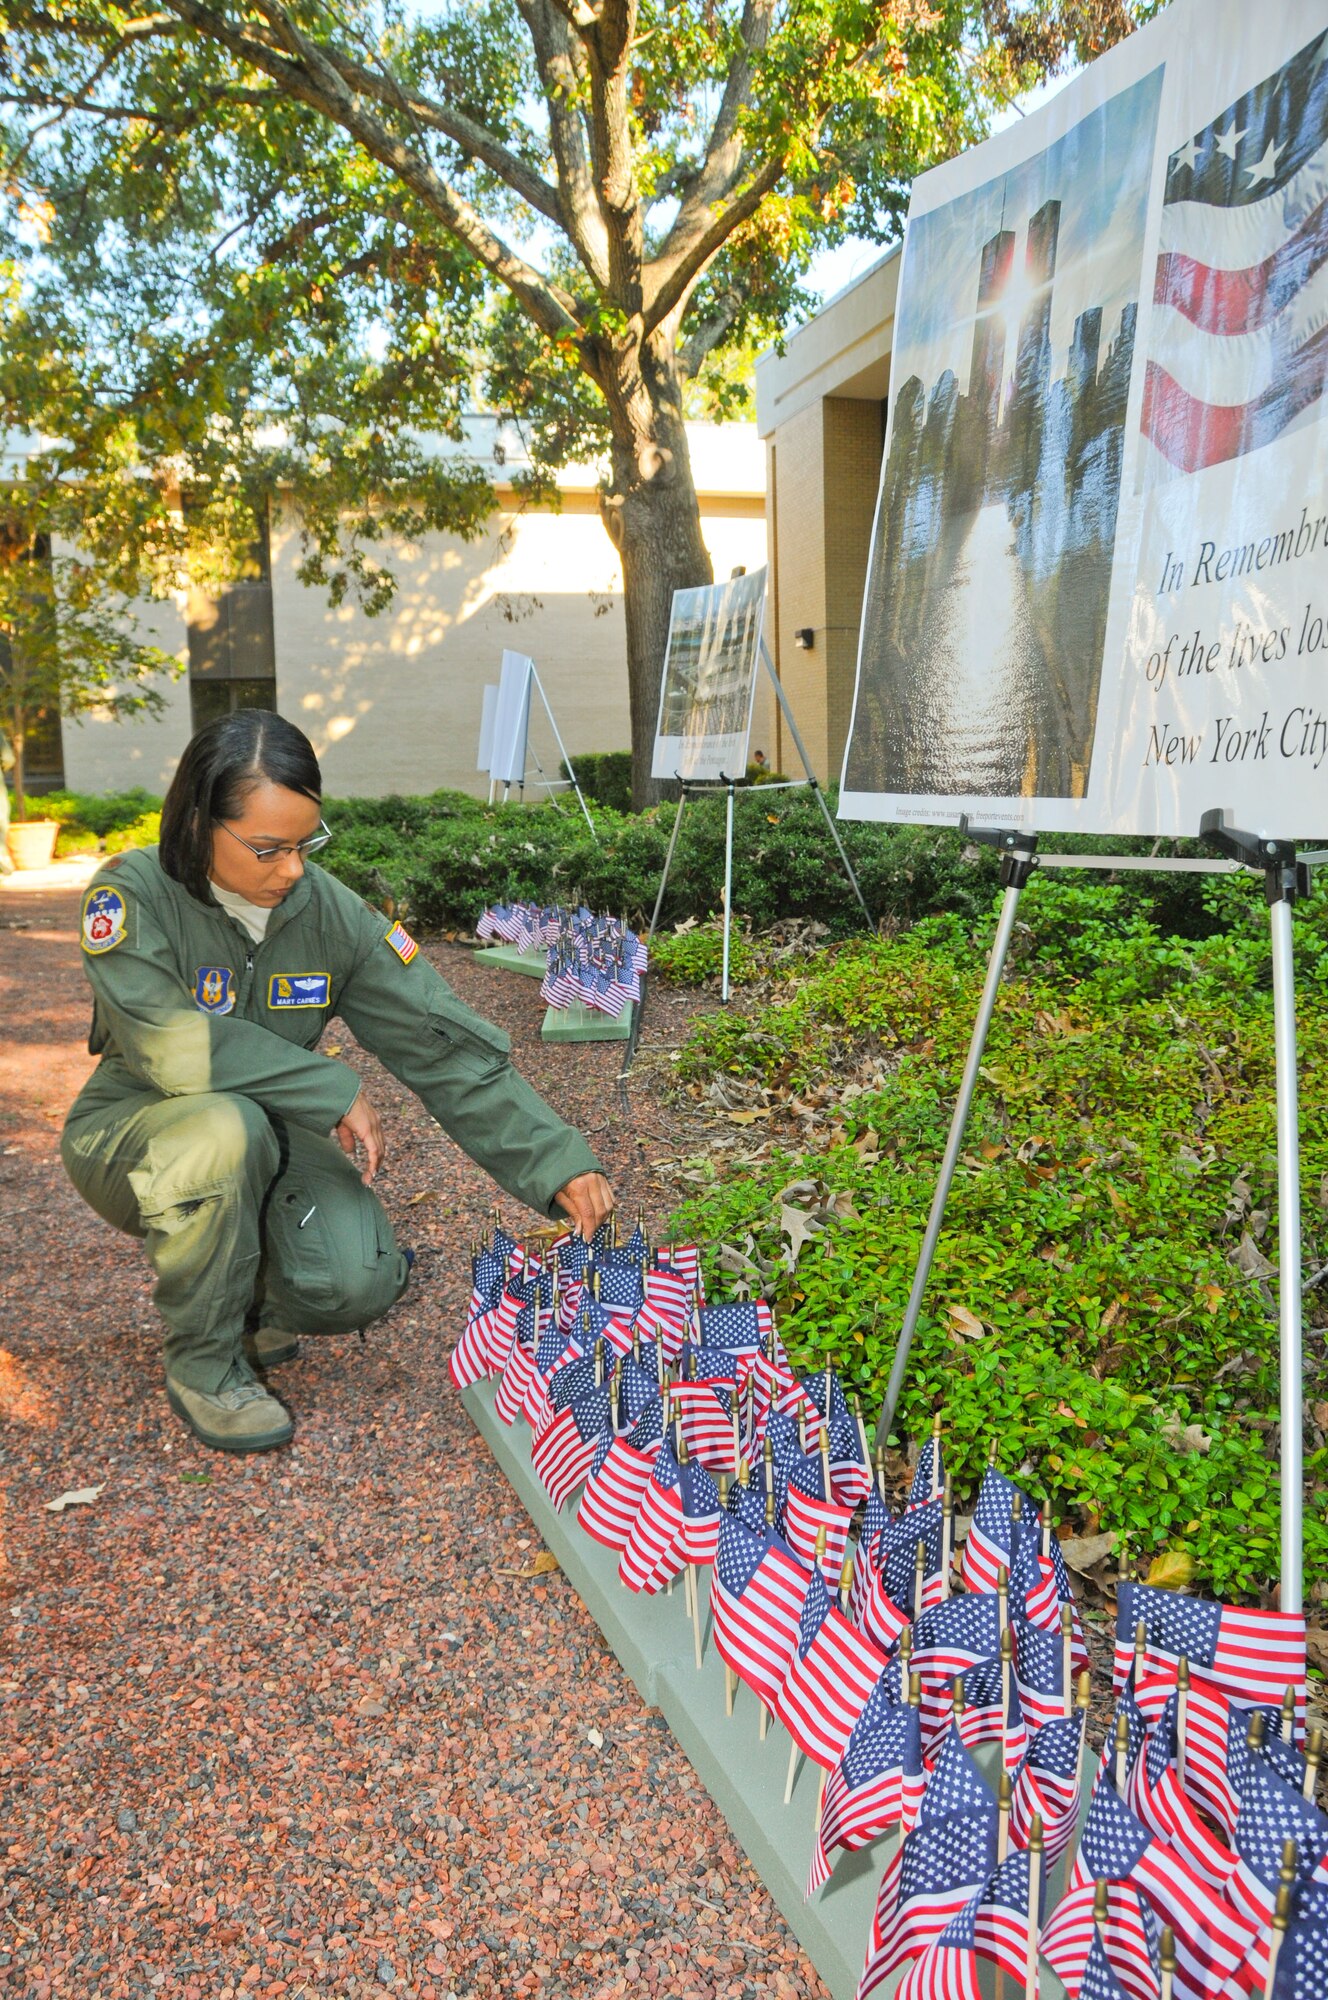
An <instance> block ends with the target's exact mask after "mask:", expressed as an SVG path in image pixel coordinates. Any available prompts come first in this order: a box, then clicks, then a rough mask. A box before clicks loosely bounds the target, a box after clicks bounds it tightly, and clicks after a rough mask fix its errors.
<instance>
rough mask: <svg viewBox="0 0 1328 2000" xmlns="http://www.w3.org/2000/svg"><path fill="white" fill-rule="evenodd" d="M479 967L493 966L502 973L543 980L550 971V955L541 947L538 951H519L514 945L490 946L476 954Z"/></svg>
mask: <svg viewBox="0 0 1328 2000" xmlns="http://www.w3.org/2000/svg"><path fill="white" fill-rule="evenodd" d="M475 963H476V964H477V965H491V966H493V967H494V968H495V970H496V971H500V972H524V973H527V974H528V975H529V976H530V978H532V979H543V977H544V975H545V973H546V972H547V971H548V969H549V954H548V952H547V951H545V949H544V947H543V946H542V945H541V947H540V949H539V950H538V951H518V950H517V948H516V946H515V945H514V944H489V945H485V947H484V949H483V951H477V952H476V954H475Z"/></svg>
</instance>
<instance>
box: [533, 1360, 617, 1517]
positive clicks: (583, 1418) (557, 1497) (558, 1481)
mask: <svg viewBox="0 0 1328 2000" xmlns="http://www.w3.org/2000/svg"><path fill="white" fill-rule="evenodd" d="M608 1428H609V1391H608V1388H607V1387H603V1388H599V1389H596V1388H594V1387H591V1388H589V1389H587V1390H584V1391H583V1393H582V1394H581V1395H579V1396H577V1397H575V1398H573V1400H572V1401H570V1402H569V1403H568V1404H567V1405H566V1407H565V1408H564V1409H562V1410H560V1411H559V1413H558V1415H557V1416H556V1417H555V1418H554V1420H553V1422H552V1423H551V1424H550V1425H549V1426H548V1428H547V1430H545V1432H544V1434H543V1436H542V1437H540V1438H539V1439H538V1440H537V1442H536V1444H535V1446H534V1449H533V1450H532V1451H531V1454H530V1463H531V1465H532V1466H533V1467H534V1470H535V1476H536V1478H537V1479H538V1480H539V1481H540V1484H541V1485H542V1486H543V1488H544V1490H545V1492H546V1493H547V1494H548V1496H549V1498H550V1500H552V1502H553V1505H554V1510H555V1512H556V1511H557V1510H558V1509H560V1508H561V1507H562V1505H563V1502H564V1501H565V1500H566V1499H568V1498H569V1496H570V1495H571V1494H572V1493H573V1492H574V1491H575V1490H576V1488H577V1487H578V1486H579V1485H580V1484H581V1482H582V1480H583V1479H584V1478H585V1477H586V1475H587V1473H588V1472H589V1471H590V1467H591V1464H592V1463H593V1461H594V1457H595V1448H596V1446H597V1445H598V1443H599V1441H600V1439H601V1438H602V1437H603V1436H604V1434H605V1432H606V1431H607V1430H608Z"/></svg>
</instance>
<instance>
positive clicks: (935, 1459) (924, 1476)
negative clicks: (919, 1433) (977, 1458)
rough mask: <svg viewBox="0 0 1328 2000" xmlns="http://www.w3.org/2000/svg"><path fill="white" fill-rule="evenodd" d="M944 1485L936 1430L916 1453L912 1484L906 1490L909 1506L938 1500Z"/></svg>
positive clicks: (942, 1465) (943, 1469) (939, 1443)
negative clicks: (916, 1459)
mask: <svg viewBox="0 0 1328 2000" xmlns="http://www.w3.org/2000/svg"><path fill="white" fill-rule="evenodd" d="M944 1485H945V1457H944V1454H943V1453H942V1451H941V1440H940V1438H939V1436H938V1435H937V1434H936V1432H934V1431H933V1432H931V1433H930V1434H929V1436H928V1437H927V1439H926V1442H925V1443H924V1444H923V1447H922V1450H921V1451H920V1452H919V1453H918V1462H917V1465H916V1466H915V1467H914V1470H913V1484H912V1485H911V1486H910V1488H909V1490H908V1504H909V1506H910V1507H925V1506H926V1504H927V1502H928V1501H929V1500H938V1499H939V1498H940V1495H941V1490H942V1488H943V1487H944Z"/></svg>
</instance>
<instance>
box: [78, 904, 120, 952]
mask: <svg viewBox="0 0 1328 2000" xmlns="http://www.w3.org/2000/svg"><path fill="white" fill-rule="evenodd" d="M128 915H129V912H128V910H127V908H126V907H125V899H124V897H123V896H122V895H121V894H120V891H119V890H118V889H107V888H100V889H89V891H88V893H87V895H86V896H85V897H84V898H83V924H82V945H83V949H84V951H88V952H92V953H93V954H94V956H95V955H97V954H99V953H101V952H103V951H114V950H115V947H116V946H117V945H118V944H123V943H124V941H125V924H126V921H127V919H128Z"/></svg>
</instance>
